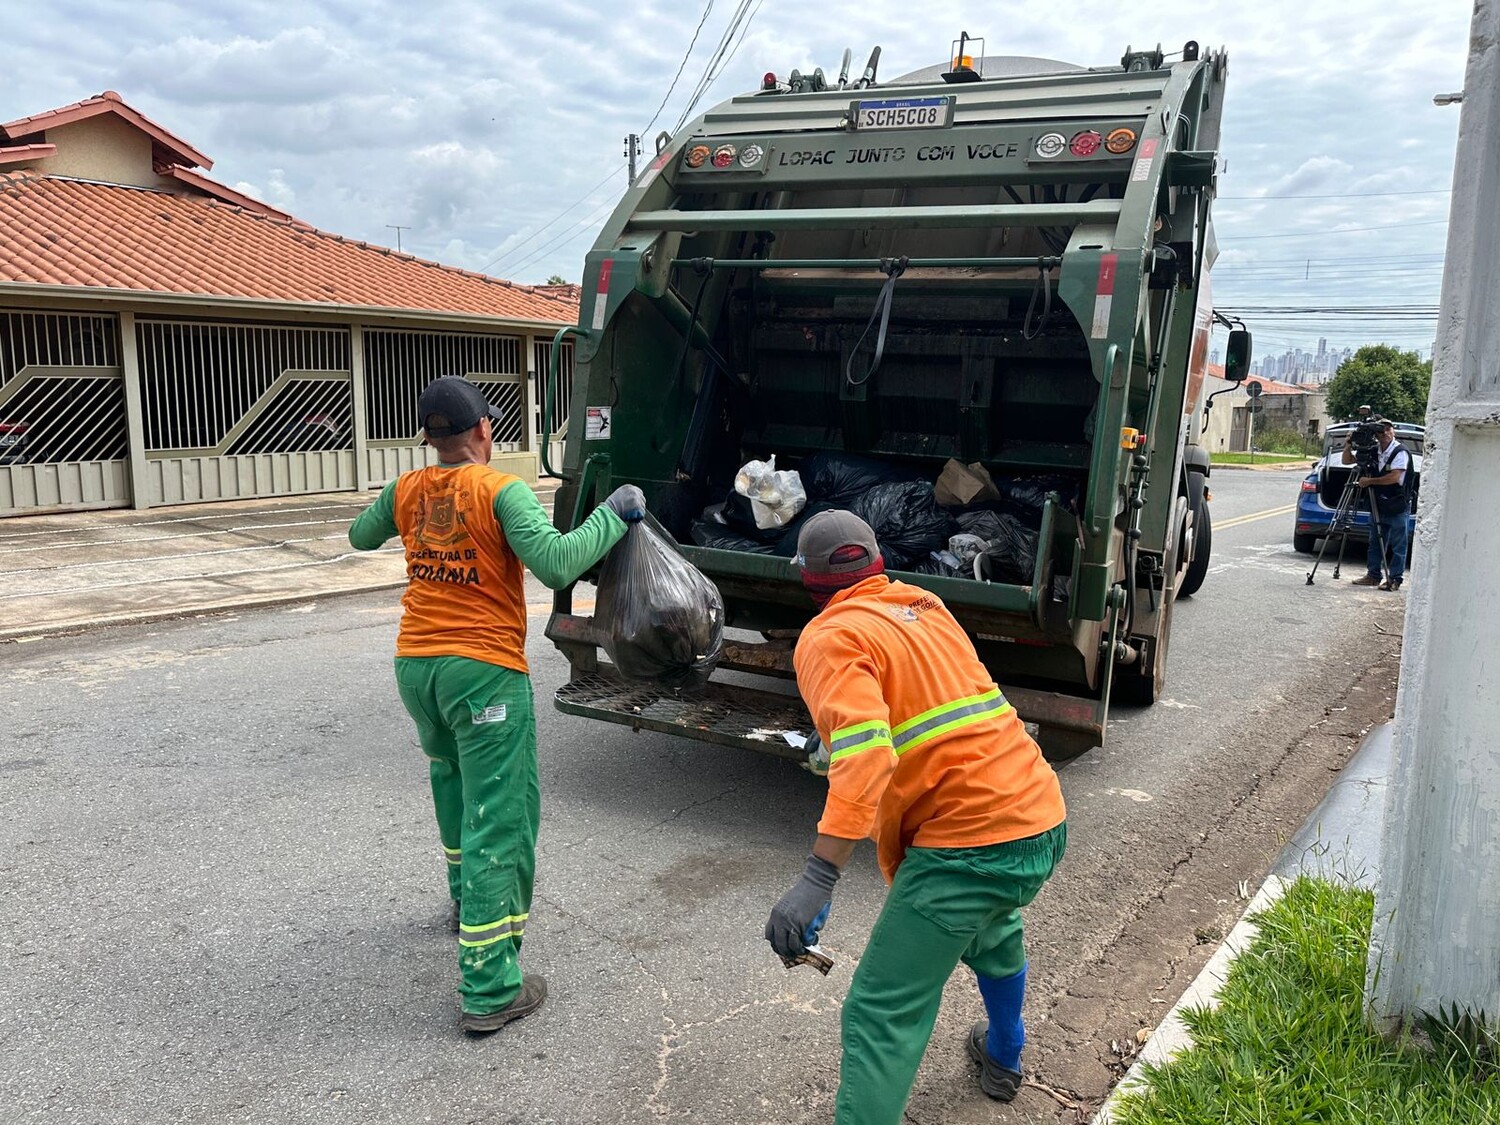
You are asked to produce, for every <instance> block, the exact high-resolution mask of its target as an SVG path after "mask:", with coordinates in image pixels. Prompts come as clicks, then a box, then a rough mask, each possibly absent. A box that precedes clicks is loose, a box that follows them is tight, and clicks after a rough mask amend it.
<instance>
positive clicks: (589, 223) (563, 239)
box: [512, 200, 619, 273]
mask: <svg viewBox="0 0 1500 1125" xmlns="http://www.w3.org/2000/svg"><path fill="white" fill-rule="evenodd" d="M618 205H619V201H618V200H610V201H609V202H608V203H605V204H604V206H602V207H600V208H598V209H597V210H595V211H594V212H593V213H592V214H589V215H586V216H584V217H583V218H582V219H580V220H579V221H578V222H576V223H574V224H573V225H572V226H570V227H568V228H567V229H566V230H563V231H560V232H559V233H558V234H557V235H556V236H555V237H554V238H552V239H551V240H550V241H549V242H547V244H546V245H544V246H542V247H540V248H539V249H537V250H535V251H534V252H533V253H531V254H530V255H529V256H528V257H527V258H526V260H525V261H524V262H520V263H518V264H516V265H515V266H513V267H512V268H513V269H514V270H515V272H517V273H519V272H520V271H521V270H524V269H525V268H526V267H528V266H530V265H532V264H533V263H535V262H538V261H540V260H541V259H542V258H544V257H546V255H547V253H548V252H549V251H550V250H553V249H554V248H560V247H562V246H567V245H569V244H570V243H572V242H576V241H577V240H578V239H579V238H581V237H582V236H583V235H585V234H587V233H589V230H590V228H591V227H593V225H594V224H595V223H596V222H598V221H599V220H600V219H602V218H604V216H605V215H607V214H609V213H610V212H611V211H613V210H614V209H615V207H616V206H618Z"/></svg>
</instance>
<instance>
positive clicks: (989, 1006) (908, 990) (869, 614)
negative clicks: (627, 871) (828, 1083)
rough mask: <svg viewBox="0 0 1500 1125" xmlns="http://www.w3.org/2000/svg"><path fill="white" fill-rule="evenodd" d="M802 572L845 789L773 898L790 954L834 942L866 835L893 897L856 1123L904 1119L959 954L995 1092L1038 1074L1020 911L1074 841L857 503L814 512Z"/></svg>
mask: <svg viewBox="0 0 1500 1125" xmlns="http://www.w3.org/2000/svg"><path fill="white" fill-rule="evenodd" d="M797 550H798V563H799V564H800V566H801V568H802V581H803V584H804V586H805V587H806V588H807V590H808V592H809V593H810V594H811V595H812V597H813V600H814V602H816V603H817V604H818V605H819V606H820V607H821V612H819V614H818V615H817V617H815V618H814V619H813V620H812V622H811V623H810V624H809V625H808V626H807V628H806V629H804V630H803V632H802V636H801V638H800V639H799V640H798V642H797V650H796V655H795V665H796V670H797V686H798V688H799V689H800V690H801V692H802V697H803V699H804V700H805V701H806V702H807V705H808V709H809V711H811V713H812V717H813V721H814V723H815V724H816V726H817V734H818V737H819V738H820V739H821V740H822V743H823V745H824V746H826V747H827V757H828V800H827V803H826V805H825V806H824V810H823V819H822V820H821V821H819V823H818V838H817V842H816V843H815V844H814V845H813V850H812V854H811V855H810V856H808V858H807V867H806V870H805V872H804V874H803V876H802V878H801V879H800V880H799V881H798V882H797V884H796V885H795V886H794V887H792V889H791V890H789V891H788V892H787V893H786V894H785V895H783V896H782V898H781V901H780V902H778V903H777V904H776V906H775V908H774V909H773V910H772V911H771V918H770V921H769V922H767V924H766V939H767V940H768V941H769V942H770V943H771V945H772V946H773V947H774V948H775V950H776V951H777V952H778V953H780V954H783V955H784V956H796V955H798V954H800V953H802V952H804V950H805V947H806V946H807V945H809V944H812V943H814V942H816V941H817V937H818V931H819V929H820V928H821V927H822V925H823V923H824V921H825V920H826V918H827V916H828V911H829V908H830V906H831V904H832V898H833V888H834V884H835V883H836V882H837V880H838V877H839V872H840V870H841V869H842V868H843V866H844V864H845V863H847V862H848V859H849V856H850V854H851V853H852V852H853V851H854V845H855V843H856V841H858V840H860V839H863V838H864V837H866V836H870V837H873V838H874V840H875V844H876V850H877V855H878V858H879V861H880V867H881V870H882V871H883V872H884V874H885V877H886V879H887V880H888V881H889V882H890V883H891V889H890V893H889V894H888V895H887V897H886V901H885V906H884V908H883V909H882V910H881V912H880V918H879V920H877V921H876V923H875V929H874V931H873V932H872V933H871V934H870V941H869V944H868V945H866V947H865V952H864V956H863V957H861V958H860V962H859V968H858V969H857V970H856V971H855V973H854V980H853V983H852V984H851V985H850V987H849V996H848V998H847V999H846V1000H845V1002H844V1010H843V1048H844V1049H843V1064H842V1071H841V1075H840V1082H839V1093H838V1108H837V1115H836V1118H835V1120H836V1121H837V1122H838V1123H839V1125H883V1123H885V1122H891V1123H893V1125H894V1123H896V1122H899V1121H901V1119H902V1116H903V1114H904V1111H905V1107H906V1099H907V1096H908V1094H910V1092H911V1085H912V1080H913V1079H914V1077H915V1076H916V1072H917V1064H918V1063H920V1062H921V1061H922V1053H923V1052H924V1051H925V1050H926V1049H927V1040H928V1039H929V1037H930V1036H931V1035H932V1027H933V1023H934V1022H935V1021H936V1019H937V1013H938V1002H939V1000H940V999H941V997H942V992H943V984H944V982H946V981H947V979H948V977H949V975H950V974H951V973H952V972H953V969H954V968H955V967H956V966H957V964H958V962H960V961H963V962H964V963H965V964H966V965H968V966H969V967H970V968H971V969H973V970H974V973H975V976H976V977H977V978H978V984H979V992H980V995H981V996H982V997H983V999H984V1006H985V1009H986V1011H987V1012H988V1013H989V1019H988V1021H981V1022H980V1023H978V1024H976V1025H974V1027H973V1029H972V1030H971V1031H970V1033H969V1037H968V1043H967V1049H968V1052H969V1056H970V1057H971V1058H972V1059H973V1060H974V1061H975V1062H976V1063H977V1064H978V1065H979V1067H980V1075H979V1081H980V1086H981V1088H982V1089H983V1091H984V1092H985V1093H986V1094H988V1095H989V1096H990V1097H992V1098H995V1099H998V1100H1000V1101H1009V1100H1010V1099H1011V1098H1013V1097H1015V1095H1016V1091H1017V1089H1018V1088H1019V1087H1020V1084H1021V1045H1022V1042H1023V1040H1024V1032H1023V1029H1022V1024H1021V1003H1022V1000H1023V998H1024V996H1025V991H1026V954H1025V950H1024V949H1023V947H1022V942H1021V908H1022V907H1023V906H1025V905H1026V904H1027V903H1029V902H1030V901H1031V900H1032V899H1033V898H1034V897H1036V894H1037V892H1038V891H1039V890H1040V889H1041V886H1042V884H1043V883H1044V882H1045V881H1046V880H1047V878H1048V876H1050V875H1051V874H1052V871H1053V868H1054V867H1055V866H1056V865H1057V862H1058V860H1059V859H1061V858H1062V854H1063V849H1064V847H1065V846H1066V843H1067V824H1066V821H1065V816H1066V813H1065V810H1064V808H1063V800H1062V791H1061V790H1060V789H1059V787H1058V784H1057V775H1056V774H1054V773H1053V772H1052V767H1051V766H1049V765H1048V764H1047V763H1046V761H1044V760H1043V758H1042V755H1041V752H1040V751H1039V750H1038V749H1037V745H1036V743H1035V742H1033V741H1032V739H1031V738H1030V736H1028V735H1027V733H1026V730H1025V728H1024V727H1023V726H1022V725H1021V721H1020V719H1019V718H1018V717H1017V716H1016V713H1015V710H1014V709H1013V708H1012V707H1011V705H1010V704H1009V703H1007V702H1006V701H1005V697H1004V696H1003V695H1002V694H1001V693H1000V689H999V688H998V687H996V686H995V682H994V681H993V680H992V679H991V678H990V676H989V674H988V673H987V672H986V671H985V668H984V665H982V664H981V663H980V662H979V658H978V656H977V655H976V654H975V651H974V646H973V644H972V643H971V642H970V641H969V638H968V636H967V635H966V634H965V633H964V631H963V629H962V628H960V627H959V625H958V623H957V622H956V621H955V620H954V619H953V615H952V614H950V613H949V612H948V610H947V608H946V607H945V606H944V605H943V603H942V601H940V600H939V599H938V598H937V597H936V596H935V595H933V594H930V593H928V592H927V591H926V590H922V589H920V588H918V587H916V586H908V585H906V584H905V583H901V582H893V581H891V580H890V579H889V578H887V577H886V576H885V573H884V570H885V568H884V566H883V564H882V562H881V558H880V549H879V547H878V546H877V545H876V542H875V535H874V533H873V532H872V531H871V530H870V528H869V526H868V525H867V524H865V523H864V521H862V520H860V519H859V518H858V517H857V516H855V515H853V514H852V513H850V512H843V511H833V512H825V513H822V514H820V515H817V516H814V517H813V518H812V519H810V520H808V521H807V523H806V525H804V527H803V528H802V532H801V534H800V535H799V536H798V540H797Z"/></svg>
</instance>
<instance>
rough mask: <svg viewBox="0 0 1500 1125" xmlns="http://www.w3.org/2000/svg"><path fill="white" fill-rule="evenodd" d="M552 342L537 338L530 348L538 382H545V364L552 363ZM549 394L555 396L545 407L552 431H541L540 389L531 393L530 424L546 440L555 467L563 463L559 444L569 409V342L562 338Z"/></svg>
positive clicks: (571, 344)
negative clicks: (533, 407) (533, 410)
mask: <svg viewBox="0 0 1500 1125" xmlns="http://www.w3.org/2000/svg"><path fill="white" fill-rule="evenodd" d="M553 347H554V345H553V343H552V341H551V340H537V341H536V343H535V346H534V348H533V352H532V355H533V363H532V367H533V369H534V370H535V371H536V378H537V380H538V381H539V382H541V381H545V380H546V378H547V374H548V371H549V370H550V368H549V366H548V365H549V364H550V363H551V362H552V349H553ZM547 393H548V394H549V395H554V396H556V397H555V398H554V400H553V401H552V402H550V403H548V409H549V411H550V413H551V414H552V418H551V422H552V432H551V433H550V434H543V433H542V396H541V393H540V390H538V391H536V392H534V398H535V400H536V404H537V407H536V421H535V423H534V424H533V425H532V430H533V432H535V433H537V434H539V435H541V440H542V441H545V442H547V443H548V449H547V456H548V459H549V460H550V461H551V462H552V465H553V467H554V468H555V467H556V466H558V465H561V464H562V462H563V443H564V442H566V441H567V438H568V417H569V415H571V414H572V410H573V342H572V341H571V340H565V341H564V342H563V345H562V355H560V356H559V357H558V360H557V381H556V382H555V383H554V384H553V385H552V386H551V387H550V388H548V390H547Z"/></svg>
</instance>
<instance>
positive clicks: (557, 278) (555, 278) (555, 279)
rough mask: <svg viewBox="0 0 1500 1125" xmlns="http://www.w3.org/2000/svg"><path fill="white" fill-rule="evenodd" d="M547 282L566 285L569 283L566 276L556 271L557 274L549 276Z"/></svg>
mask: <svg viewBox="0 0 1500 1125" xmlns="http://www.w3.org/2000/svg"><path fill="white" fill-rule="evenodd" d="M547 284H548V285H566V284H568V279H567V278H565V277H564V276H563V275H562V274H560V273H555V274H553V275H552V276H551V277H549V278H548V279H547Z"/></svg>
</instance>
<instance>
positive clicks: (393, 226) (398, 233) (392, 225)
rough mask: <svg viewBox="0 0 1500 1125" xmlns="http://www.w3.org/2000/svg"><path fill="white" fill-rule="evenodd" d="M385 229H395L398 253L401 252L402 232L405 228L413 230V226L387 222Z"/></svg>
mask: <svg viewBox="0 0 1500 1125" xmlns="http://www.w3.org/2000/svg"><path fill="white" fill-rule="evenodd" d="M385 229H386V230H393V231H395V232H396V253H398V254H399V253H401V232H402V231H404V230H411V227H398V226H397V225H396V224H395V223H386V224H385Z"/></svg>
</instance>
